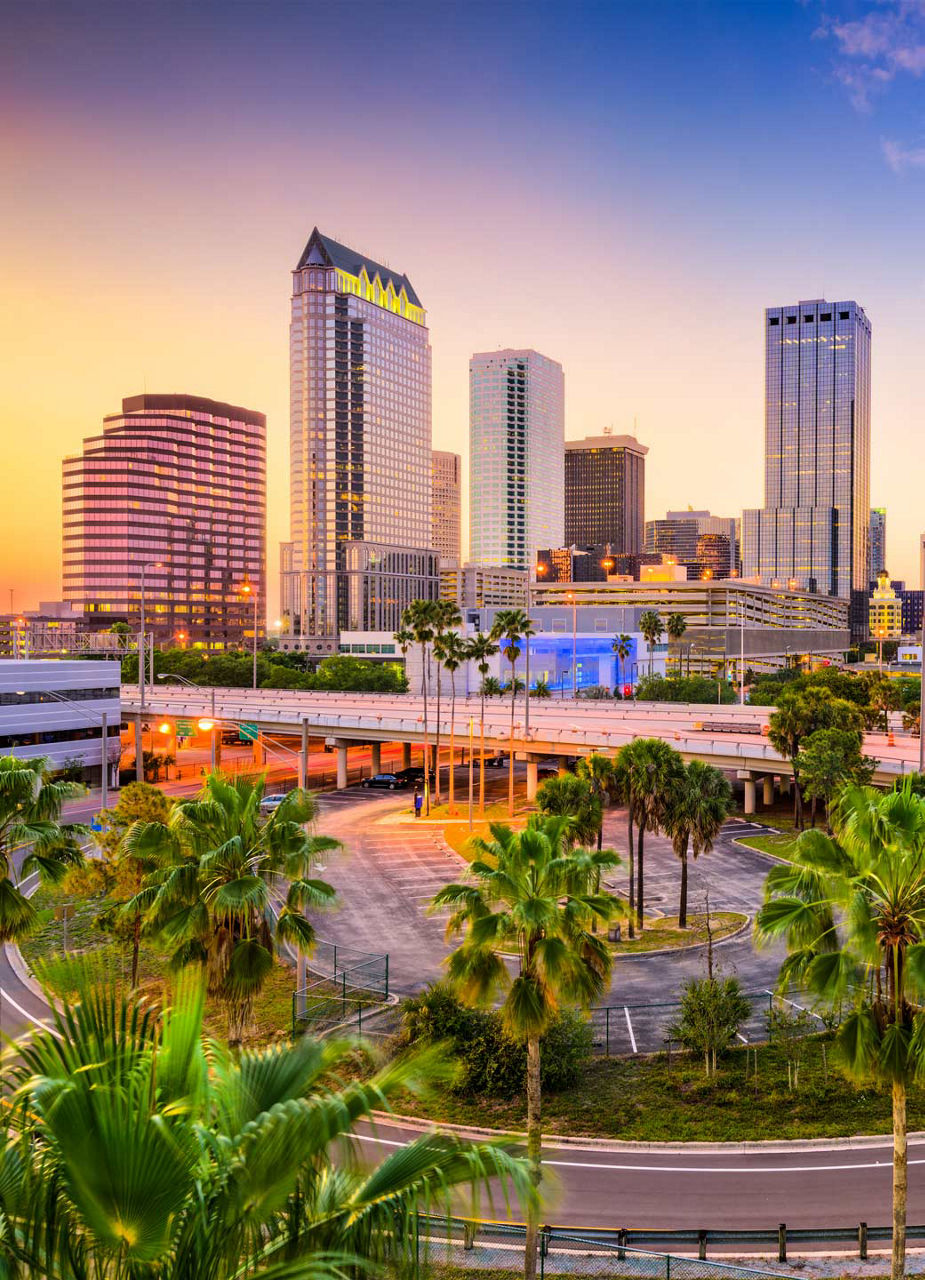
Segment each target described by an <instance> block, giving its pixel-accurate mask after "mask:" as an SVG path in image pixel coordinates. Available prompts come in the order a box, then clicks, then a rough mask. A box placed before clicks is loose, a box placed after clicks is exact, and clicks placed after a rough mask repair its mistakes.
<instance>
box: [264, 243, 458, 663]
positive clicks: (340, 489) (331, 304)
mask: <svg viewBox="0 0 925 1280" xmlns="http://www.w3.org/2000/svg"><path fill="white" fill-rule="evenodd" d="M289 370H290V516H291V537H292V541H291V543H284V544H283V547H282V549H281V550H282V555H281V600H282V610H283V614H284V631H285V633H286V634H287V637H288V639H289V641H290V643H289V644H288V645H287V647H298V648H306V649H309V650H311V651H313V652H331V651H332V650H334V649H335V648H336V646H337V637H338V634H339V632H340V631H341V630H344V629H351V630H380V629H384V630H394V629H395V628H396V627H397V626H398V625H399V618H400V615H401V611H402V609H403V608H404V607H405V605H407V604H408V603H410V601H412V600H415V599H419V598H424V599H436V596H437V593H438V590H439V577H438V559H437V555H436V553H435V552H434V551H433V550H432V549H431V374H430V341H429V337H428V332H427V324H426V317H425V313H424V308H423V306H422V305H421V300H420V298H419V297H418V295H417V294H416V293H415V291H414V289H413V287H412V285H411V282H410V280H409V279H408V277H407V276H404V275H401V274H399V273H398V272H396V271H393V270H391V269H390V268H389V267H385V266H383V265H382V264H381V263H378V262H374V261H373V260H372V259H371V258H366V257H364V256H363V255H362V254H360V253H357V252H356V250H354V249H348V248H347V247H346V245H342V244H338V242H337V241H336V240H332V239H331V238H330V237H329V236H324V235H322V234H321V233H320V232H319V231H318V229H317V227H316V228H315V230H314V231H313V232H312V234H311V236H310V237H309V240H308V244H307V245H306V246H305V249H304V251H303V253H302V256H301V257H300V258H299V261H298V263H297V265H296V268H295V270H294V271H293V273H292V305H291V320H290V326H289Z"/></svg>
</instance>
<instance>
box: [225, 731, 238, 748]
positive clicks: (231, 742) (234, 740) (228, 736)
mask: <svg viewBox="0 0 925 1280" xmlns="http://www.w3.org/2000/svg"><path fill="white" fill-rule="evenodd" d="M240 741H241V735H240V733H239V732H238V730H237V729H236V728H235V729H223V730H222V746H224V747H232V746H237V744H238V743H239V742H240Z"/></svg>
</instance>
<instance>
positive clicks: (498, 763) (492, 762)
mask: <svg viewBox="0 0 925 1280" xmlns="http://www.w3.org/2000/svg"><path fill="white" fill-rule="evenodd" d="M507 762H508V757H507V756H504V755H501V756H486V757H485V764H486V765H487V766H488V767H489V768H490V769H500V768H501V767H502V766H503V765H506V764H507Z"/></svg>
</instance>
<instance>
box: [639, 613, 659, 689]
mask: <svg viewBox="0 0 925 1280" xmlns="http://www.w3.org/2000/svg"><path fill="white" fill-rule="evenodd" d="M639 630H640V631H641V632H642V634H643V636H644V637H645V641H646V644H647V645H648V647H649V675H650V676H651V675H652V662H653V658H654V646H655V645H656V644H657V643H658V641H659V639H660V638H661V636H662V634H663V632H664V630H665V624H664V623H663V622H662V619H661V616H660V615H659V614H658V613H657V612H656V611H655V609H643V611H642V613H641V614H640V615H639Z"/></svg>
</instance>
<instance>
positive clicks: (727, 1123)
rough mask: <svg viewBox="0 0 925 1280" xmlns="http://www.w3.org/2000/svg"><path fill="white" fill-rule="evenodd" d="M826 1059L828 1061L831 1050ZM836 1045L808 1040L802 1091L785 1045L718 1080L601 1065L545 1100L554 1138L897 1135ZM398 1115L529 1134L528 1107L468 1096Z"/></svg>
mask: <svg viewBox="0 0 925 1280" xmlns="http://www.w3.org/2000/svg"><path fill="white" fill-rule="evenodd" d="M824 1047H825V1050H826V1060H825V1061H824V1059H823V1048H824ZM833 1053H834V1049H833V1046H832V1043H831V1040H830V1039H829V1038H828V1037H811V1038H809V1039H807V1040H806V1041H804V1050H803V1060H802V1062H801V1065H800V1077H799V1089H797V1090H796V1091H794V1092H791V1091H790V1090H789V1089H788V1087H787V1059H786V1054H785V1053H784V1050H783V1048H782V1047H778V1046H776V1045H774V1044H770V1045H762V1046H759V1047H758V1074H757V1078H755V1054H754V1051H753V1050H751V1049H749V1050H748V1051H746V1050H745V1049H744V1048H741V1047H740V1048H736V1049H731V1050H730V1051H729V1052H728V1053H727V1054H726V1056H725V1057H723V1058H722V1059H721V1060H720V1069H719V1071H718V1073H717V1076H716V1077H715V1078H714V1079H713V1080H708V1079H707V1077H706V1075H705V1074H704V1069H703V1063H702V1061H701V1060H700V1059H699V1058H698V1059H694V1058H692V1057H691V1056H690V1055H689V1054H682V1055H679V1054H676V1053H673V1054H672V1057H671V1063H670V1065H669V1063H668V1060H667V1058H666V1056H665V1054H657V1055H656V1056H654V1057H651V1058H644V1057H638V1058H596V1059H595V1060H594V1062H593V1063H592V1064H591V1066H590V1067H589V1068H588V1070H587V1071H586V1073H585V1076H584V1079H583V1081H582V1082H581V1084H580V1085H578V1086H577V1087H576V1088H575V1089H572V1090H569V1091H568V1092H565V1093H559V1094H554V1093H544V1095H543V1125H544V1128H545V1130H546V1132H547V1133H557V1134H570V1135H573V1136H578V1135H583V1136H586V1137H597V1138H617V1139H625V1140H633V1141H644V1142H667V1141H672V1142H681V1141H687V1142H692V1141H702V1142H709V1141H714V1142H733V1141H736V1142H737V1141H744V1140H761V1139H765V1140H768V1139H784V1138H823V1137H825V1138H830V1137H848V1136H850V1135H852V1134H877V1133H889V1132H890V1125H891V1114H892V1113H891V1100H890V1095H889V1093H888V1092H883V1091H881V1090H877V1089H875V1088H874V1087H872V1086H871V1087H866V1088H858V1087H855V1086H854V1085H853V1084H851V1083H850V1082H849V1081H848V1080H846V1079H845V1077H844V1076H843V1075H841V1073H840V1072H839V1071H838V1070H837V1069H836V1068H834V1067H833V1065H832V1057H833ZM396 1110H397V1111H403V1112H405V1113H407V1114H415V1115H418V1116H429V1117H432V1118H434V1119H443V1120H445V1121H448V1122H451V1123H456V1124H466V1125H477V1126H483V1127H487V1128H497V1129H511V1130H515V1131H517V1132H522V1131H523V1129H524V1126H525V1124H526V1115H527V1112H526V1101H525V1099H523V1098H516V1099H512V1100H507V1099H501V1098H488V1097H479V1098H464V1097H461V1096H460V1095H458V1094H455V1093H450V1092H442V1093H440V1094H439V1095H438V1096H435V1097H434V1098H431V1099H427V1100H423V1099H410V1098H408V1099H402V1100H401V1102H400V1103H397V1105H396ZM909 1128H910V1130H916V1129H922V1128H925V1090H922V1089H914V1090H910V1092H909Z"/></svg>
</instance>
